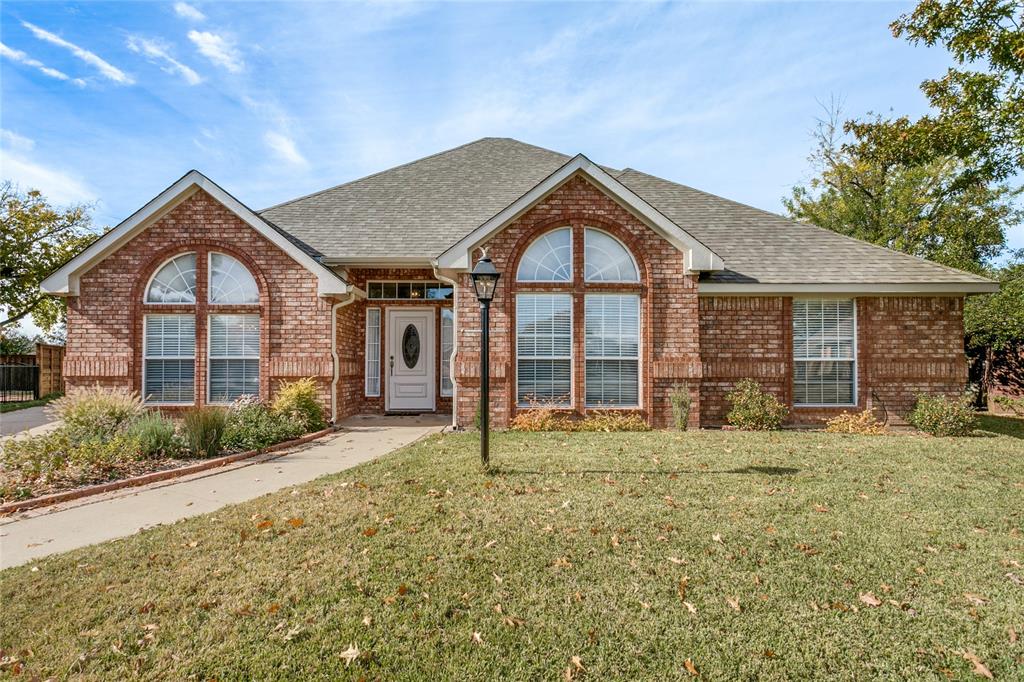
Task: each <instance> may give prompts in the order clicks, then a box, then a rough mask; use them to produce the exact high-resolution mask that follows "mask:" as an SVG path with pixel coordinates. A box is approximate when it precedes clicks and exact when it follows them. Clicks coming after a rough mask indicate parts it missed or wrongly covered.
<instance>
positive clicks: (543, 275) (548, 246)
mask: <svg viewBox="0 0 1024 682" xmlns="http://www.w3.org/2000/svg"><path fill="white" fill-rule="evenodd" d="M516 279H518V280H519V281H520V282H571V281H572V231H571V230H570V228H568V227H563V228H559V229H557V230H552V231H551V232H547V233H546V234H542V235H541V236H539V237H537V239H535V240H534V241H533V243H532V244H530V246H529V248H527V249H526V253H524V254H523V258H522V260H520V261H519V272H518V273H516Z"/></svg>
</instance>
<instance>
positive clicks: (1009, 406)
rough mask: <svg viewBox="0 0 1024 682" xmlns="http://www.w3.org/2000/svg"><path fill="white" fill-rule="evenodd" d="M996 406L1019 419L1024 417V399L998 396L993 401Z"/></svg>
mask: <svg viewBox="0 0 1024 682" xmlns="http://www.w3.org/2000/svg"><path fill="white" fill-rule="evenodd" d="M992 402H994V403H995V404H996V405H999V406H1000V407H1002V408H1003V409H1004V410H1007V411H1008V412H1012V413H1013V414H1015V415H1017V416H1018V417H1024V398H1013V397H1011V396H1008V395H997V396H996V397H995V398H993V399H992Z"/></svg>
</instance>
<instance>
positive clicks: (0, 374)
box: [0, 343, 64, 402]
mask: <svg viewBox="0 0 1024 682" xmlns="http://www.w3.org/2000/svg"><path fill="white" fill-rule="evenodd" d="M63 364H64V346H53V345H50V344H47V343H37V344H36V352H35V355H0V400H3V401H4V402H13V401H23V400H34V399H36V398H41V397H42V396H45V395H50V394H51V393H63V392H64V372H63V369H62V366H63Z"/></svg>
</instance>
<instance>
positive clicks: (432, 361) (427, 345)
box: [381, 305, 438, 412]
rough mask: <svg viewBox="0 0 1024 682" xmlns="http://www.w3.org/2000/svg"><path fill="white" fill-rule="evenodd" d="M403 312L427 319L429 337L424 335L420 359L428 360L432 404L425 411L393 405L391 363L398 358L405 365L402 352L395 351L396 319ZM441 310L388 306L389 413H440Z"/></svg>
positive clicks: (386, 392)
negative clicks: (438, 383)
mask: <svg viewBox="0 0 1024 682" xmlns="http://www.w3.org/2000/svg"><path fill="white" fill-rule="evenodd" d="M399 313H415V314H417V315H420V316H422V318H423V319H424V320H425V326H424V331H425V332H426V333H425V334H423V335H421V339H420V343H421V348H420V357H421V358H424V361H425V362H426V363H427V368H426V369H427V373H426V374H427V381H426V386H427V392H428V394H429V395H430V405H429V407H424V408H401V407H399V408H394V407H392V405H391V362H390V359H391V357H392V356H395V362H396V363H397V362H401V358H400V357H398V356H400V354H401V351H400V350H398V352H393V349H392V342H393V340H394V334H395V332H396V331H397V328H396V325H395V324H394V316H395V315H396V314H399ZM436 327H437V310H436V308H435V307H434V306H412V305H390V306H385V307H384V329H385V334H386V337H387V338H385V339H384V343H383V344H382V349H383V351H384V353H383V357H382V358H381V360H382V361H383V362H382V363H381V365H382V367H381V368H382V370H383V374H384V382H383V383H384V386H383V390H384V411H385V412H436V411H437V394H438V387H437V376H436V375H437V366H436V365H437V353H438V349H437V343H438V338H437V336H438V330H437V328H436Z"/></svg>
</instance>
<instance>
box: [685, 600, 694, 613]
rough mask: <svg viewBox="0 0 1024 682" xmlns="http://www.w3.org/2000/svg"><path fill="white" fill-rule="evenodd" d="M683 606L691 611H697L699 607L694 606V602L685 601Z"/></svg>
mask: <svg viewBox="0 0 1024 682" xmlns="http://www.w3.org/2000/svg"><path fill="white" fill-rule="evenodd" d="M683 606H685V607H686V610H687V611H689V612H690V613H697V607H696V606H694V605H693V604H691V603H690V602H688V601H684V602H683Z"/></svg>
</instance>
